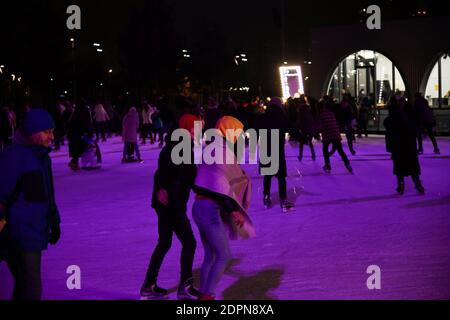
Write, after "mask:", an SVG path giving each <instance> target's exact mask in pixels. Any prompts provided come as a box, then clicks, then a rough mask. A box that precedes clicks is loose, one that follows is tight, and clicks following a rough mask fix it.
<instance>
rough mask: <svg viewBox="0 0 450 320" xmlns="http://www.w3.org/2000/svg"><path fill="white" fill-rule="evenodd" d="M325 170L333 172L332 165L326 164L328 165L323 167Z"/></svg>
mask: <svg viewBox="0 0 450 320" xmlns="http://www.w3.org/2000/svg"><path fill="white" fill-rule="evenodd" d="M323 171H325V172H326V173H331V165H329V164H326V165H325V166H324V167H323Z"/></svg>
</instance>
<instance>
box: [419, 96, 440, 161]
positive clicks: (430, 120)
mask: <svg viewBox="0 0 450 320" xmlns="http://www.w3.org/2000/svg"><path fill="white" fill-rule="evenodd" d="M414 109H415V111H416V112H417V116H418V120H419V121H418V122H419V132H418V134H417V143H418V153H419V154H423V134H424V132H426V133H427V135H428V137H429V138H430V140H431V142H432V143H433V148H434V150H433V152H434V154H440V153H441V152H440V150H439V147H438V144H437V141H436V137H435V135H434V132H433V128H434V127H436V118H435V117H434V114H433V109H431V108H430V105H429V104H428V101H427V99H425V98H424V97H423V96H422V94H421V93H420V92H419V93H416V100H415V102H414Z"/></svg>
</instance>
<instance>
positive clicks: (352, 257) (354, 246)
mask: <svg viewBox="0 0 450 320" xmlns="http://www.w3.org/2000/svg"><path fill="white" fill-rule="evenodd" d="M343 143H344V144H345V139H344V141H343ZM438 143H439V147H440V149H441V153H442V154H441V155H434V154H432V146H431V143H430V142H429V140H425V143H424V148H425V154H424V155H423V156H421V157H420V160H421V165H422V180H423V184H424V186H425V189H426V194H425V195H419V194H418V193H417V192H416V190H415V189H414V186H413V184H412V181H411V179H409V178H408V179H407V180H406V181H407V183H406V193H405V195H404V196H399V195H397V194H396V192H395V188H396V179H395V177H394V175H393V174H392V161H391V160H390V156H389V155H388V154H387V153H386V152H385V146H384V137H381V136H378V137H377V136H374V137H370V138H364V139H358V140H357V144H356V145H355V148H356V151H357V155H356V156H351V155H350V153H349V152H348V148H347V146H346V145H344V150H345V151H346V152H347V153H348V154H349V158H350V160H351V162H352V166H353V168H354V171H355V174H354V175H351V174H349V173H347V171H346V169H345V167H344V165H343V163H342V161H341V160H340V158H339V157H338V156H337V155H335V156H333V157H332V167H333V171H332V173H331V174H325V173H324V172H323V171H322V166H323V164H324V163H323V157H322V151H321V148H322V145H321V144H319V143H316V145H315V147H316V151H317V153H318V158H317V161H316V162H313V161H312V160H311V157H310V154H309V150H308V148H305V157H304V159H303V162H299V161H298V159H297V153H298V146H297V145H295V144H289V143H288V144H287V146H286V150H287V159H288V173H289V177H288V193H289V199H290V200H291V201H294V202H295V203H296V211H295V212H293V213H290V214H284V213H282V212H281V210H280V208H279V201H278V186H277V182H276V179H275V180H274V182H273V185H272V198H273V201H274V208H273V209H271V210H265V209H264V208H263V205H262V178H261V177H259V176H258V168H257V166H254V165H253V166H252V165H246V166H244V167H245V170H246V171H247V172H248V173H249V175H251V177H252V182H253V202H252V208H251V211H250V215H251V217H252V219H253V221H254V223H255V226H256V231H257V238H256V239H252V240H248V241H242V240H241V241H233V242H231V247H232V248H231V249H232V253H233V261H232V264H231V265H230V266H229V268H228V269H227V271H226V274H225V276H224V278H223V279H222V281H221V282H220V286H219V290H218V292H217V293H218V298H220V299H226V300H235V299H243V300H246V299H280V300H300V299H302V300H303V299H307V300H310V299H450V139H448V138H438ZM101 148H102V152H103V166H102V169H101V170H99V171H95V172H72V171H70V170H69V168H68V167H67V163H68V161H69V159H68V154H67V146H64V147H63V148H62V150H61V151H60V152H58V153H54V154H53V159H54V162H53V167H54V175H55V185H56V186H55V187H56V197H57V204H58V206H59V210H60V213H61V218H62V225H61V228H62V232H63V233H62V238H61V241H60V243H59V244H58V245H57V246H55V247H50V249H49V250H48V251H47V252H45V253H44V257H43V266H42V273H43V285H44V295H43V297H44V299H50V300H54V299H56V300H66V299H67V300H85V299H88V300H91V299H93V300H110V299H112V300H116V299H130V300H136V299H139V289H140V287H141V285H142V282H143V280H144V276H145V272H146V269H147V264H148V262H149V258H150V255H151V253H152V250H153V248H154V246H155V245H156V241H157V220H156V215H155V213H154V211H153V210H152V209H151V207H150V199H151V192H152V184H153V173H154V171H155V169H156V164H157V158H158V154H159V149H158V148H157V147H156V146H149V145H147V146H143V147H141V151H142V153H143V158H144V160H145V163H144V164H126V165H124V164H121V157H122V143H121V140H120V138H114V139H112V140H110V141H108V142H107V143H103V144H101ZM192 201H193V197H191V202H190V205H189V208H191V207H192ZM188 214H189V216H191V212H190V211H189V213H188ZM193 229H194V231H195V235H196V237H197V239H199V237H198V231H197V227H196V226H195V224H194V223H193ZM179 257H180V244H179V242H178V241H177V240H176V239H175V238H174V246H173V248H172V250H171V251H170V252H169V254H168V256H167V258H166V260H165V262H164V264H163V266H162V269H161V274H160V278H159V285H160V286H162V287H166V288H171V298H172V299H176V287H177V285H178V277H179ZM202 259H203V248H202V245H201V243H200V241H199V240H198V248H197V253H196V258H195V263H194V269H195V270H194V274H195V276H196V277H198V275H199V268H200V266H201V262H202ZM71 265H77V266H79V267H80V268H81V286H82V287H81V290H69V289H68V288H67V285H66V280H67V278H68V277H69V275H68V274H67V273H66V270H67V267H69V266H71ZM371 265H377V266H379V267H380V268H381V290H369V289H368V288H367V285H366V281H367V278H368V277H369V274H367V273H366V269H367V268H368V267H369V266H371ZM11 291H12V279H11V276H10V274H9V272H8V270H7V268H6V265H5V263H2V264H1V265H0V299H9V297H10V295H11Z"/></svg>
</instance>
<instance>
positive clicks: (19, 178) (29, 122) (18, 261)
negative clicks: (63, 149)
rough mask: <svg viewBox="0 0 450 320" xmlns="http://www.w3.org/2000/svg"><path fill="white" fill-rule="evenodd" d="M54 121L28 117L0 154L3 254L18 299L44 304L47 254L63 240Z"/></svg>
mask: <svg viewBox="0 0 450 320" xmlns="http://www.w3.org/2000/svg"><path fill="white" fill-rule="evenodd" d="M54 127H55V126H54V122H53V119H52V118H51V116H50V114H49V113H48V112H47V111H45V110H43V109H33V110H31V111H30V112H29V113H27V114H26V116H25V119H24V122H23V125H22V126H21V128H20V129H19V130H18V131H17V132H16V135H15V137H14V141H13V144H12V145H10V146H8V147H7V148H6V150H5V151H4V152H3V153H0V177H1V183H0V239H2V242H3V244H2V245H1V246H2V248H0V251H2V252H3V254H4V255H5V256H4V258H5V260H6V262H7V264H8V267H9V270H10V271H11V274H12V276H13V278H14V292H13V300H40V299H41V296H42V278H41V261H42V251H44V250H47V247H48V245H49V244H51V245H55V244H57V242H58V241H59V238H60V236H61V229H60V216H59V212H58V208H57V205H56V202H55V192H54V184H53V175H52V162H51V159H50V156H49V153H50V152H51V148H50V144H51V142H52V140H53V130H54Z"/></svg>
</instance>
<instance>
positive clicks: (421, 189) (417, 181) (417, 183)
mask: <svg viewBox="0 0 450 320" xmlns="http://www.w3.org/2000/svg"><path fill="white" fill-rule="evenodd" d="M413 181H414V184H415V186H416V190H417V191H418V192H419V193H421V194H425V188H424V187H423V185H422V182H421V181H420V178H419V177H418V176H413Z"/></svg>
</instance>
